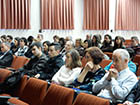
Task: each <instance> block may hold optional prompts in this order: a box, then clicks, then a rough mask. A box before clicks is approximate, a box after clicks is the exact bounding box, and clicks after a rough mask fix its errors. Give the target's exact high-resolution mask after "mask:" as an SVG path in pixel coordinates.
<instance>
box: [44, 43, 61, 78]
mask: <svg viewBox="0 0 140 105" xmlns="http://www.w3.org/2000/svg"><path fill="white" fill-rule="evenodd" d="M60 49H61V46H60V44H59V43H52V44H51V45H50V46H49V52H48V54H49V59H48V61H47V63H46V69H45V71H44V78H45V79H46V80H48V81H50V80H51V79H52V77H53V76H54V74H55V73H56V72H58V70H59V69H60V68H61V66H63V65H64V61H63V59H62V55H61V54H60Z"/></svg>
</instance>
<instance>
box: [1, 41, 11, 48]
mask: <svg viewBox="0 0 140 105" xmlns="http://www.w3.org/2000/svg"><path fill="white" fill-rule="evenodd" d="M1 44H5V45H6V46H8V47H9V48H10V47H11V44H10V43H8V42H2V43H1Z"/></svg>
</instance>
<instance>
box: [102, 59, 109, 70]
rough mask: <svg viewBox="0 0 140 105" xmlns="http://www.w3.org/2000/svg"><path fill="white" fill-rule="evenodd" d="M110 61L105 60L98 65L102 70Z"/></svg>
mask: <svg viewBox="0 0 140 105" xmlns="http://www.w3.org/2000/svg"><path fill="white" fill-rule="evenodd" d="M111 61H112V60H106V59H103V60H102V62H101V63H100V66H101V67H102V68H105V67H106V66H107V65H108V64H109V63H110V62H111Z"/></svg>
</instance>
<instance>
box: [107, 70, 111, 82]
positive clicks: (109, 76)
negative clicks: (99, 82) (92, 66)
mask: <svg viewBox="0 0 140 105" xmlns="http://www.w3.org/2000/svg"><path fill="white" fill-rule="evenodd" d="M106 80H108V81H110V80H111V71H108V76H107V78H106Z"/></svg>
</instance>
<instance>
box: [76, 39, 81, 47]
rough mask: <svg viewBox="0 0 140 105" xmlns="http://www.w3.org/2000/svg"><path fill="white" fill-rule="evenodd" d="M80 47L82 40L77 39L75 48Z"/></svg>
mask: <svg viewBox="0 0 140 105" xmlns="http://www.w3.org/2000/svg"><path fill="white" fill-rule="evenodd" d="M80 46H82V39H81V38H78V39H76V40H75V47H80Z"/></svg>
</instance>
